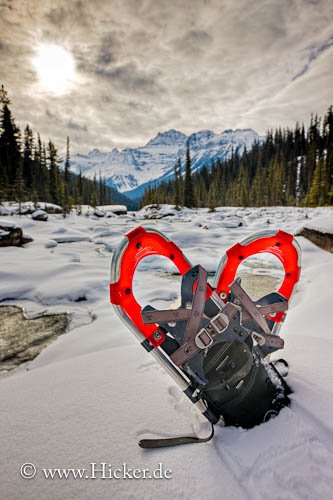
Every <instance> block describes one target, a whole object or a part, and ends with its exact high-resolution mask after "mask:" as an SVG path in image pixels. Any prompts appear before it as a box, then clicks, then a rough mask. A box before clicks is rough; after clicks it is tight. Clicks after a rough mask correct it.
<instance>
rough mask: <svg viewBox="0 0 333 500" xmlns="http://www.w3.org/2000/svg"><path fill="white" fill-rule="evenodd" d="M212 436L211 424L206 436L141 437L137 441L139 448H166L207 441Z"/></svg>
mask: <svg viewBox="0 0 333 500" xmlns="http://www.w3.org/2000/svg"><path fill="white" fill-rule="evenodd" d="M213 437H214V426H213V424H212V429H211V433H210V434H209V436H208V437H205V438H199V437H195V436H183V437H174V438H162V439H141V441H139V446H140V448H144V449H151V448H166V447H167V446H179V445H181V444H192V443H207V441H210V440H211V439H212V438H213Z"/></svg>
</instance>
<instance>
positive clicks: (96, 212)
mask: <svg viewBox="0 0 333 500" xmlns="http://www.w3.org/2000/svg"><path fill="white" fill-rule="evenodd" d="M94 215H96V217H105V212H103V210H98V208H96V209H95V211H94Z"/></svg>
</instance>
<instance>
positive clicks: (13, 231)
mask: <svg viewBox="0 0 333 500" xmlns="http://www.w3.org/2000/svg"><path fill="white" fill-rule="evenodd" d="M31 241H33V239H32V238H31V237H30V236H27V235H24V234H23V233H22V229H21V228H20V227H16V226H15V225H14V224H13V223H11V222H5V221H0V247H10V246H15V247H20V246H21V245H24V244H25V243H30V242H31Z"/></svg>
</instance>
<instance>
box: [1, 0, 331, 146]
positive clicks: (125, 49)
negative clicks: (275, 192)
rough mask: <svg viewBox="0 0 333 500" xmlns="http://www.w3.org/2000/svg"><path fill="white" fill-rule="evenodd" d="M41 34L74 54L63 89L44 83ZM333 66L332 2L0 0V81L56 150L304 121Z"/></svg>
mask: <svg viewBox="0 0 333 500" xmlns="http://www.w3.org/2000/svg"><path fill="white" fill-rule="evenodd" d="M44 43H52V44H57V45H60V46H62V47H64V48H65V49H67V50H68V51H69V52H70V53H72V54H73V56H74V58H75V62H76V71H77V83H76V84H75V85H74V86H73V88H72V90H71V91H70V92H69V93H67V94H65V95H61V96H55V95H53V94H52V93H48V92H45V91H43V92H42V91H41V90H40V89H39V87H38V78H37V74H36V71H35V69H34V66H33V64H32V60H33V58H34V57H35V54H36V48H37V47H38V45H40V44H44ZM332 68H333V2H332V0H311V1H310V0H262V1H260V0H169V1H162V0H119V1H118V0H71V1H68V0H52V1H49V0H45V1H42V0H0V83H3V84H4V85H5V87H6V88H7V90H8V92H9V94H10V97H11V99H12V101H13V105H12V108H13V111H14V114H15V117H16V119H17V122H18V123H19V124H20V125H21V126H24V125H25V124H26V123H30V125H31V126H32V127H33V129H34V130H35V131H37V130H39V131H40V133H41V135H42V137H43V139H45V140H47V139H48V138H49V137H51V138H52V139H53V140H54V141H55V142H56V145H57V146H58V147H59V149H62V148H63V145H64V144H65V140H66V136H67V135H69V136H70V138H71V141H72V150H73V151H75V152H76V151H80V152H86V151H87V150H88V149H91V148H93V147H97V148H101V149H106V150H109V149H111V148H112V147H114V146H117V147H119V148H123V147H125V146H138V145H142V144H144V143H146V142H147V141H148V140H149V139H150V138H151V137H152V136H154V135H155V134H156V133H157V132H159V131H165V130H168V129H170V128H175V129H178V130H181V131H182V132H184V133H187V134H189V133H191V132H194V131H197V130H200V129H212V130H214V131H216V132H221V131H222V130H224V129H227V128H243V127H249V128H253V129H255V130H256V131H257V132H259V133H260V134H263V133H265V131H266V130H267V128H269V127H273V126H279V125H281V126H292V125H293V124H294V123H295V122H296V121H297V120H298V121H300V122H302V121H305V123H307V122H308V118H309V116H310V113H311V112H314V113H319V114H322V113H324V112H325V111H326V109H327V108H328V106H329V105H331V104H333V78H332Z"/></svg>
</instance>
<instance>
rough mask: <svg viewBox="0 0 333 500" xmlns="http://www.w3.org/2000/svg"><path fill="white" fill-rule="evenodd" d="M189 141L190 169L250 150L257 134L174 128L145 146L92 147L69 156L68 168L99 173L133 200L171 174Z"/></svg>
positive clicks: (256, 139)
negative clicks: (84, 153) (88, 150)
mask: <svg viewBox="0 0 333 500" xmlns="http://www.w3.org/2000/svg"><path fill="white" fill-rule="evenodd" d="M187 140H188V141H189V144H190V150H191V158H192V170H193V171H197V170H200V169H201V168H202V167H203V166H204V165H208V166H209V165H210V164H211V162H212V160H216V159H221V160H224V159H227V158H229V157H230V155H231V152H232V150H234V151H235V152H236V151H237V152H239V153H242V151H243V150H244V148H245V147H246V148H247V149H249V148H250V147H251V146H252V144H253V143H254V142H255V141H259V140H260V137H259V135H258V134H257V133H256V132H255V131H254V130H252V129H244V130H239V129H238V130H225V131H224V132H222V133H220V134H216V133H215V132H212V131H211V130H201V131H200V132H196V133H194V134H192V135H190V136H186V135H185V134H183V133H182V132H179V131H177V130H169V131H167V132H163V133H158V134H157V135H156V137H154V138H153V139H151V140H150V141H149V142H148V143H147V144H146V145H145V146H143V147H139V148H126V149H124V150H122V151H119V150H118V149H117V148H114V149H113V150H112V151H111V152H104V151H100V150H99V149H93V150H92V151H90V152H89V153H88V154H87V155H82V154H77V155H74V156H73V157H72V161H71V169H72V171H73V172H75V173H79V171H80V170H81V171H82V174H84V175H85V176H86V177H89V178H92V177H94V175H95V174H96V175H97V176H98V175H99V172H101V175H102V177H105V178H106V181H107V184H108V185H109V186H112V187H114V188H116V189H117V190H118V191H120V192H123V193H125V194H126V195H127V196H128V197H130V198H132V199H134V198H138V197H139V196H141V194H142V193H143V191H144V189H145V187H146V186H147V185H149V184H151V183H152V182H154V183H155V182H161V181H163V180H166V179H168V177H170V176H172V175H173V171H174V165H175V163H176V160H177V158H178V157H180V158H181V159H182V160H184V158H185V151H186V142H187Z"/></svg>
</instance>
